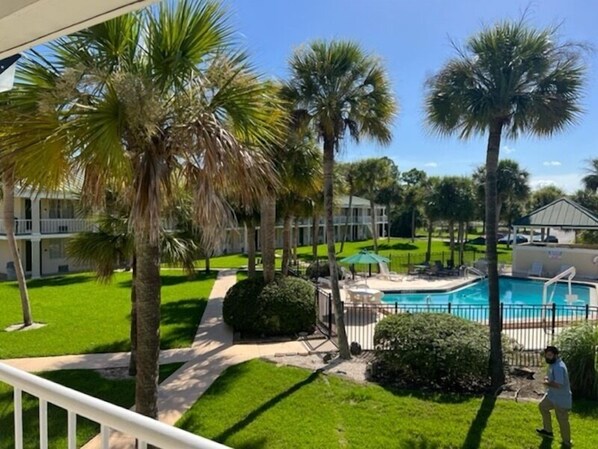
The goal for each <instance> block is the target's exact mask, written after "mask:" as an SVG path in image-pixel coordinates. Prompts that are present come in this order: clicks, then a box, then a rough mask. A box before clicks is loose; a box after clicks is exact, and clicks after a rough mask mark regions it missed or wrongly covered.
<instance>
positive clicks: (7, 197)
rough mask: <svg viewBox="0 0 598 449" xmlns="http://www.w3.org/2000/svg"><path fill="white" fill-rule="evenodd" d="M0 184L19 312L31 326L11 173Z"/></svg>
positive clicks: (24, 323)
mask: <svg viewBox="0 0 598 449" xmlns="http://www.w3.org/2000/svg"><path fill="white" fill-rule="evenodd" d="M2 178H3V179H2V183H3V186H4V192H3V194H4V230H5V232H6V240H7V241H8V249H9V251H10V255H11V256H12V260H13V263H14V266H15V274H16V276H17V283H18V284H19V293H20V296H21V310H22V312H23V325H24V326H25V327H26V326H31V324H32V323H33V319H32V318H31V306H30V304H29V292H28V291H27V283H26V281H25V272H24V271H23V264H22V263H21V255H20V254H19V250H18V249H17V241H16V239H15V192H14V190H15V185H14V177H13V174H12V172H10V171H5V172H4V174H3V176H2Z"/></svg>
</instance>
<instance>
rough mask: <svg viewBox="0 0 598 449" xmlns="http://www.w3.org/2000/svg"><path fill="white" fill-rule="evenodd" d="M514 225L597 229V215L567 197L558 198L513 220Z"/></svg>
mask: <svg viewBox="0 0 598 449" xmlns="http://www.w3.org/2000/svg"><path fill="white" fill-rule="evenodd" d="M513 225H514V226H534V227H539V228H541V227H544V228H571V229H598V217H596V215H594V214H593V213H592V212H590V211H589V210H588V209H586V208H585V207H583V206H580V205H579V204H577V203H576V202H575V201H571V200H570V199H569V198H560V199H558V200H556V201H553V202H552V203H550V204H547V205H546V206H543V207H541V208H540V209H538V210H535V211H534V212H532V213H531V214H529V215H526V216H525V217H521V218H520V219H518V220H515V222H514V223H513Z"/></svg>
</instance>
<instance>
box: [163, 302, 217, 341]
mask: <svg viewBox="0 0 598 449" xmlns="http://www.w3.org/2000/svg"><path fill="white" fill-rule="evenodd" d="M207 304H208V300H207V298H185V299H180V300H178V301H176V302H169V303H166V304H162V305H161V306H160V314H161V323H162V325H169V329H168V333H166V332H163V333H162V336H161V338H160V340H161V341H160V347H161V348H162V349H164V348H172V347H174V346H176V345H177V343H178V346H180V343H181V342H185V343H188V344H189V345H190V344H191V342H193V338H194V337H195V333H196V331H197V326H198V325H199V322H200V321H201V317H202V316H203V313H204V311H205V309H206V306H207Z"/></svg>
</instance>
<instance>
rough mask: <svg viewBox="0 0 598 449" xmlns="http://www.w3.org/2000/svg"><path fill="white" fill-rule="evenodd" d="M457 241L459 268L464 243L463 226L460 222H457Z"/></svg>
mask: <svg viewBox="0 0 598 449" xmlns="http://www.w3.org/2000/svg"><path fill="white" fill-rule="evenodd" d="M457 239H458V240H459V266H461V265H463V246H464V243H465V236H464V225H463V222H462V221H460V222H459V231H458V237H457Z"/></svg>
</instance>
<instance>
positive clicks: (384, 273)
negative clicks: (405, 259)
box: [376, 262, 403, 281]
mask: <svg viewBox="0 0 598 449" xmlns="http://www.w3.org/2000/svg"><path fill="white" fill-rule="evenodd" d="M379 265H380V273H378V274H377V275H376V277H377V278H378V279H384V280H386V281H402V280H403V278H402V277H401V276H400V275H399V274H398V273H397V272H395V271H390V270H389V269H388V265H386V263H384V262H381V263H380V264H379Z"/></svg>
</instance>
